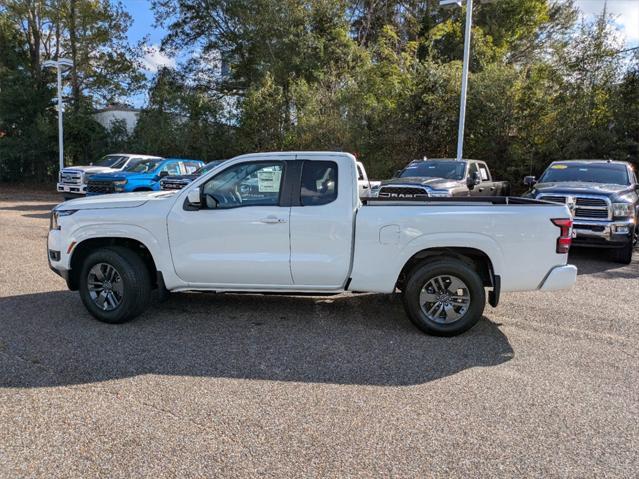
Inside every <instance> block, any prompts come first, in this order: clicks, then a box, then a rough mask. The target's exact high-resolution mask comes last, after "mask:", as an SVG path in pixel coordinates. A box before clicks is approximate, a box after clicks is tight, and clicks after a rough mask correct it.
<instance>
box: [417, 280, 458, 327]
mask: <svg viewBox="0 0 639 479" xmlns="http://www.w3.org/2000/svg"><path fill="white" fill-rule="evenodd" d="M419 305H420V307H421V309H422V312H423V313H424V314H425V315H426V317H428V319H430V320H431V321H435V322H437V323H442V324H448V323H454V322H455V321H458V320H459V319H461V318H462V316H464V314H466V311H468V308H469V307H470V291H469V290H468V286H467V285H466V283H464V282H463V281H462V280H461V279H459V278H458V277H457V276H453V275H440V276H435V277H433V278H431V279H429V280H428V281H427V282H426V284H425V285H424V287H423V288H422V290H421V292H420V293H419Z"/></svg>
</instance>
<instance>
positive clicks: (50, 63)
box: [42, 58, 73, 171]
mask: <svg viewBox="0 0 639 479" xmlns="http://www.w3.org/2000/svg"><path fill="white" fill-rule="evenodd" d="M42 66H43V67H45V68H56V69H57V74H58V154H59V162H60V171H62V168H64V122H63V121H62V120H63V119H62V115H63V112H62V111H63V109H64V107H63V105H62V68H63V67H67V68H70V67H72V66H73V62H72V61H71V60H68V59H66V58H60V59H58V60H47V61H46V62H44V63H43V64H42Z"/></svg>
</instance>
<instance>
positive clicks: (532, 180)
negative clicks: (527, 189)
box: [524, 176, 537, 186]
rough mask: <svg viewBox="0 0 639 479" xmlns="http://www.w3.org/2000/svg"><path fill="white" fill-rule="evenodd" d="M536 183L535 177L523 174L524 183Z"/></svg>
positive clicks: (531, 184)
mask: <svg viewBox="0 0 639 479" xmlns="http://www.w3.org/2000/svg"><path fill="white" fill-rule="evenodd" d="M535 183H537V179H536V178H535V177H534V176H524V185H526V186H534V185H535Z"/></svg>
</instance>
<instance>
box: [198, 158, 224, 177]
mask: <svg viewBox="0 0 639 479" xmlns="http://www.w3.org/2000/svg"><path fill="white" fill-rule="evenodd" d="M222 163H224V160H214V161H209V162H208V163H207V164H206V165H204V166H200V167H199V168H198V169H197V170H195V171H194V172H193V174H194V175H198V176H199V175H203V174H204V173H206V172H207V171H211V170H212V169H213V168H215V167H216V166H218V165H220V164H222Z"/></svg>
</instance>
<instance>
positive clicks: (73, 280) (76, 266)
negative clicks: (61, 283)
mask: <svg viewBox="0 0 639 479" xmlns="http://www.w3.org/2000/svg"><path fill="white" fill-rule="evenodd" d="M114 246H115V247H122V248H126V249H128V250H131V251H132V252H134V253H135V254H136V255H138V256H139V257H140V259H141V260H142V262H143V263H144V265H145V267H146V269H147V271H148V273H149V278H150V279H151V286H152V287H153V288H156V287H158V277H160V276H161V273H160V272H159V271H158V269H157V265H156V262H155V260H154V258H153V255H152V254H151V251H150V250H149V248H148V247H147V246H146V245H145V244H144V243H142V242H141V241H139V240H136V239H133V238H125V237H98V238H88V239H85V240H83V241H81V242H80V243H78V244H77V245H76V246H75V248H74V249H73V253H72V255H71V261H70V268H71V270H70V272H69V281H68V283H69V289H71V290H72V291H76V290H77V289H78V288H79V280H80V272H81V271H82V265H83V263H84V260H85V259H86V258H87V257H88V256H89V254H91V253H92V252H93V251H96V250H97V249H99V248H108V247H114Z"/></svg>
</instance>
